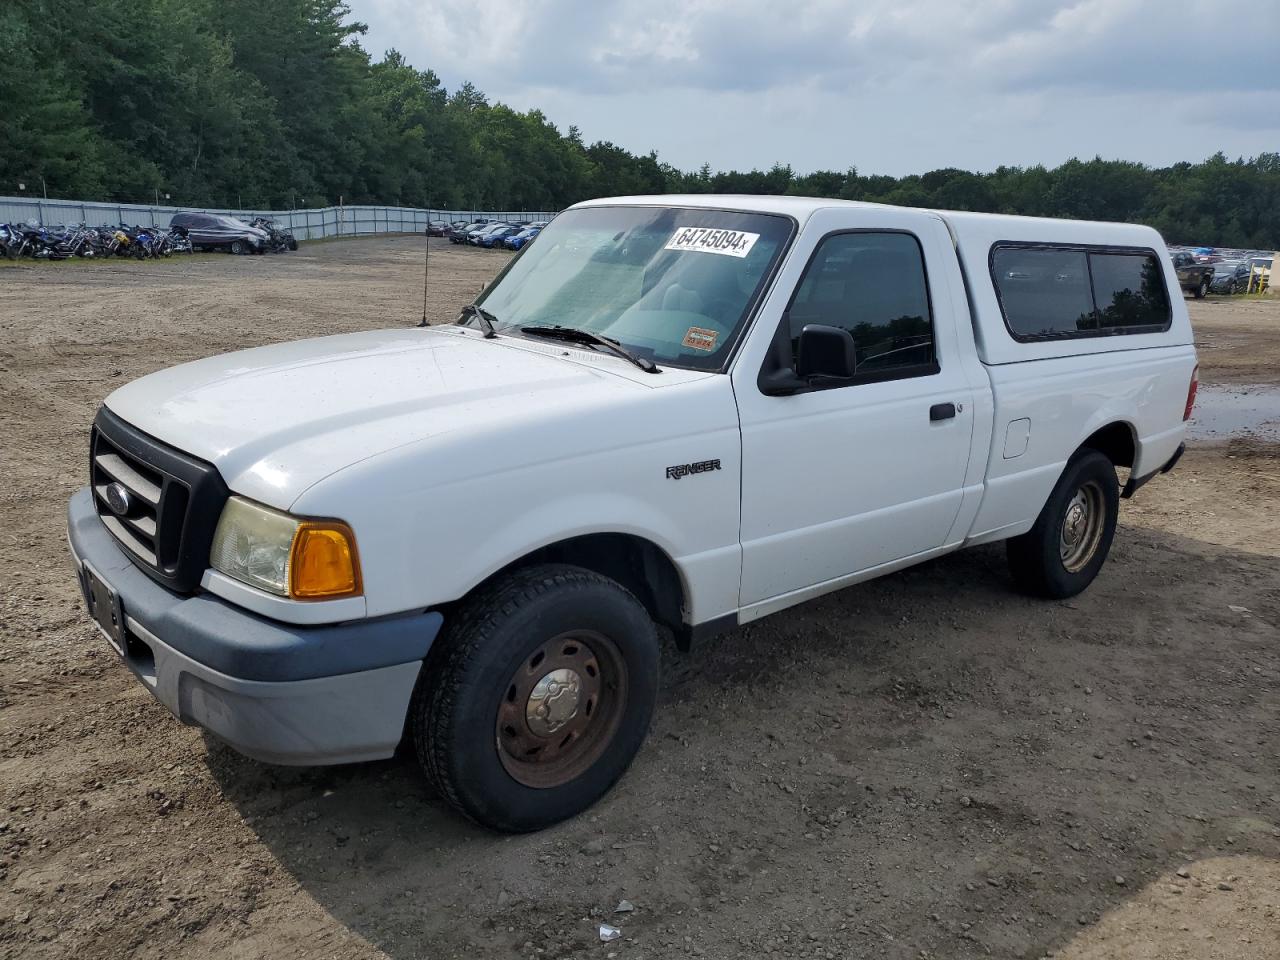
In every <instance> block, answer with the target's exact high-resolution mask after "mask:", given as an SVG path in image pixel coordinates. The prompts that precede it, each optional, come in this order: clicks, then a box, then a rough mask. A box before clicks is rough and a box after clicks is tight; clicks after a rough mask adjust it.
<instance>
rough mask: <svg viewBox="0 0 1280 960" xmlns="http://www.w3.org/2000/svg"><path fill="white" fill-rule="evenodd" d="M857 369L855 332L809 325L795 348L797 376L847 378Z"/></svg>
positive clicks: (802, 332) (814, 324)
mask: <svg viewBox="0 0 1280 960" xmlns="http://www.w3.org/2000/svg"><path fill="white" fill-rule="evenodd" d="M857 368H858V348H857V346H856V345H855V344H854V342H853V334H851V333H850V332H849V331H848V330H844V329H842V328H840V327H828V326H826V325H824V324H820V323H810V324H806V325H805V327H804V329H802V330H801V331H800V342H799V346H798V347H797V348H796V376H798V377H802V378H805V379H807V378H809V377H835V378H838V379H841V380H848V379H849V378H851V377H852V376H853V375H854V371H856V370H857Z"/></svg>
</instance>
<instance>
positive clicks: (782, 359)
mask: <svg viewBox="0 0 1280 960" xmlns="http://www.w3.org/2000/svg"><path fill="white" fill-rule="evenodd" d="M1178 289H1179V279H1178V277H1177V275H1176V274H1175V273H1174V270H1173V265H1172V262H1171V261H1170V258H1169V255H1168V251H1167V250H1166V248H1165V246H1164V243H1163V242H1162V240H1161V238H1160V236H1159V234H1158V233H1156V232H1155V231H1154V230H1151V229H1149V228H1146V227H1142V226H1135V225H1129V224H1112V223H1086V222H1080V221H1058V220H1044V219H1030V218H1019V217H1009V216H995V215H986V214H975V213H947V212H936V211H928V210H915V209H906V208H896V207H886V206H878V205H874V204H863V203H850V202H842V201H830V200H819V199H805V198H798V197H727V196H726V197H720V196H689V197H675V196H665V197H635V198H621V199H611V200H594V201H589V202H586V203H583V204H579V205H577V206H576V207H573V208H571V209H569V210H568V211H566V212H564V213H563V214H561V215H560V216H558V217H557V218H556V219H555V220H554V221H553V222H552V223H551V224H550V225H549V226H548V227H546V229H544V230H543V231H542V234H541V236H540V237H539V238H538V241H537V242H536V243H535V244H533V245H531V246H530V247H529V248H528V249H527V250H526V251H525V252H523V253H522V254H521V255H520V256H518V257H515V258H512V260H511V261H510V262H509V263H508V264H507V265H506V266H505V268H504V269H503V271H502V272H501V273H500V274H499V275H498V277H497V278H496V279H495V280H494V281H493V282H492V284H491V285H490V286H489V287H488V288H487V289H486V290H485V292H484V293H483V294H482V295H481V296H480V298H479V300H478V302H476V303H472V304H469V305H468V306H466V307H465V308H464V309H463V311H462V314H461V316H460V317H459V318H458V321H457V322H456V323H454V324H451V325H444V326H435V327H427V328H422V329H414V328H410V329H398V330H377V331H369V332H365V333H354V334H346V335H342V336H332V337H324V338H320V339H314V340H306V341H301V342H296V343H282V344H277V345H274V346H268V347H259V348H255V349H252V350H246V351H241V352H237V353H231V354H227V355H224V356H218V357H212V358H209V359H205V360H199V361H196V362H194V363H188V364H184V365H182V366H177V367H173V368H171V369H167V370H163V371H160V372H158V373H154V374H151V375H149V376H146V377H143V378H142V379H140V380H137V381H135V382H133V383H131V384H128V385H126V386H123V387H121V388H120V389H118V390H116V391H115V392H113V393H111V394H110V395H109V396H108V397H107V398H106V400H105V403H104V404H103V406H102V407H101V408H100V409H99V411H98V413H97V416H96V419H95V421H94V424H93V429H92V432H91V439H90V449H89V468H88V469H89V485H88V486H86V487H85V488H84V489H82V490H80V491H79V492H78V493H76V494H75V495H74V497H73V498H72V500H71V502H70V504H69V508H68V511H69V514H68V516H69V540H70V546H71V551H72V553H73V554H74V557H75V564H76V570H77V571H78V575H79V577H80V584H81V588H82V590H83V594H84V596H85V598H86V603H87V605H88V609H89V612H90V614H91V616H92V617H93V619H94V620H95V621H96V623H97V625H98V627H99V628H100V631H101V633H102V634H103V635H104V636H105V638H106V639H107V641H108V642H109V643H110V645H111V646H112V647H113V648H114V649H115V651H116V652H117V653H118V654H119V655H120V657H121V658H122V660H123V663H124V664H125V665H126V666H127V667H128V668H129V669H130V670H132V671H133V672H134V673H135V674H136V675H137V677H138V678H139V679H140V680H141V681H142V683H143V684H144V685H145V686H146V688H147V689H148V690H149V691H150V692H151V693H152V695H154V696H155V697H156V698H157V699H158V700H159V701H160V702H161V703H162V704H164V706H166V707H167V708H168V709H169V710H170V711H171V712H172V713H173V714H175V715H176V716H177V717H178V718H180V719H181V720H182V721H183V722H185V723H189V724H196V725H199V726H200V727H203V728H204V729H205V730H207V731H209V732H210V733H211V734H213V735H214V736H216V737H217V738H219V739H221V740H223V741H225V742H226V743H228V744H230V745H231V746H232V747H234V748H235V749H237V750H239V751H241V752H242V753H245V754H247V755H249V756H250V757H255V758H258V759H260V760H264V761H269V762H274V763H284V764H326V763H347V762H351V761H360V760H371V759H375V758H380V757H387V756H390V755H391V754H392V753H393V751H395V750H396V748H397V746H398V744H400V743H401V741H402V739H404V740H407V741H409V742H411V743H412V744H413V746H414V749H415V750H416V753H417V756H418V758H419V760H420V761H421V764H422V766H423V768H424V769H425V772H426V774H427V776H428V777H429V778H430V780H431V781H433V782H434V784H435V785H436V786H437V787H438V788H439V791H440V793H441V795H442V796H443V797H444V798H446V799H447V801H448V802H449V803H450V804H452V805H453V806H454V807H455V808H456V809H458V810H459V811H461V812H462V813H464V814H465V815H467V816H469V817H471V818H473V819H474V820H476V821H478V822H479V823H482V824H485V825H487V826H489V827H492V828H495V829H498V830H504V831H526V830H534V829H538V828H541V827H545V826H547V825H548V824H551V823H554V822H556V821H558V820H561V819H563V818H565V817H569V816H572V815H574V814H576V813H578V812H580V811H582V810H583V809H585V808H586V807H588V806H589V805H591V804H592V803H593V802H595V801H596V800H597V799H599V798H600V797H601V796H602V795H604V794H605V793H606V792H607V791H608V790H609V789H610V788H611V787H612V786H613V785H614V784H615V782H616V781H618V779H619V778H620V777H621V776H622V775H623V773H624V772H625V771H626V769H627V767H628V765H629V764H630V763H631V760H632V758H633V757H634V756H635V755H636V753H637V751H638V750H639V748H640V745H641V743H642V741H643V740H644V737H645V734H646V731H647V729H648V727H649V722H650V718H651V715H652V713H653V710H654V705H655V701H656V697H657V692H658V670H659V650H660V646H661V643H660V638H661V637H662V636H664V635H666V636H670V637H672V638H673V639H674V641H675V643H676V645H677V646H678V647H680V648H685V649H687V648H688V646H689V645H690V644H691V643H692V642H694V641H697V640H699V639H701V638H705V637H707V636H710V635H713V634H716V633H718V632H721V631H725V630H730V629H733V628H734V627H737V626H738V625H740V624H746V623H750V622H752V621H754V620H757V619H759V618H761V617H764V616H766V615H768V614H772V613H775V612H777V611H780V610H784V609H786V608H788V607H791V606H793V605H795V604H798V603H801V602H803V601H805V600H809V599H811V598H813V597H817V596H820V595H822V594H826V593H828V592H830V591H834V590H838V589H841V588H843V587H847V586H850V585H852V584H856V583H859V582H861V581H864V580H867V579H869V578H872V577H877V576H880V575H882V574H887V573H890V572H892V571H895V570H900V569H902V568H903V567H907V566H909V565H912V564H916V563H920V562H921V561H924V560H928V559H930V558H932V557H937V556H939V555H941V554H945V553H948V552H951V551H954V550H958V549H960V548H962V547H966V546H971V545H975V544H985V543H992V542H996V541H1004V542H1005V543H1006V544H1007V547H1006V550H1007V553H1008V558H1009V571H1010V574H1011V576H1012V579H1013V581H1014V583H1015V584H1016V585H1017V586H1018V587H1020V588H1022V589H1023V590H1025V591H1028V592H1030V593H1032V594H1035V595H1038V596H1041V597H1047V598H1051V599H1061V598H1065V597H1070V596H1072V595H1074V594H1077V593H1079V592H1080V591H1081V590H1084V589H1085V588H1086V587H1087V586H1088V585H1089V584H1090V583H1091V582H1092V581H1093V580H1094V578H1095V577H1097V576H1098V574H1099V571H1100V570H1101V568H1102V566H1103V563H1104V561H1105V560H1106V558H1107V554H1108V551H1109V549H1110V547H1111V543H1112V538H1113V536H1114V534H1115V530H1116V519H1117V514H1118V510H1119V502H1120V499H1121V498H1122V497H1128V496H1131V495H1133V494H1134V493H1135V491H1137V490H1138V489H1139V488H1140V487H1142V486H1143V485H1144V484H1145V483H1147V482H1148V481H1149V480H1151V479H1152V478H1153V477H1155V476H1157V475H1158V474H1160V473H1161V472H1164V471H1168V470H1170V469H1171V468H1172V467H1173V466H1174V464H1175V463H1176V462H1177V461H1178V458H1179V456H1180V454H1181V452H1182V449H1183V437H1184V433H1185V423H1186V420H1187V419H1188V418H1189V417H1190V415H1191V410H1192V405H1193V402H1194V398H1195V393H1196V355H1195V351H1194V348H1193V346H1192V336H1191V326H1190V322H1189V320H1188V316H1187V309H1186V304H1185V302H1184V301H1183V298H1182V297H1180V296H1176V295H1175V294H1176V293H1177V291H1178ZM1122 471H1123V473H1124V476H1125V480H1124V483H1123V488H1122V486H1121V483H1120V478H1119V474H1120V473H1121V472H1122ZM1055 615H1058V614H1055ZM748 709H750V708H749V707H748ZM744 722H765V721H751V720H744Z"/></svg>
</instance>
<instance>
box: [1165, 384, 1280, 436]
mask: <svg viewBox="0 0 1280 960" xmlns="http://www.w3.org/2000/svg"><path fill="white" fill-rule="evenodd" d="M1187 433H1188V435H1189V436H1190V437H1191V438H1192V439H1193V440H1225V439H1227V438H1228V437H1255V438H1257V439H1260V440H1274V441H1277V442H1280V387H1276V386H1272V385H1269V384H1238V385H1234V386H1218V385H1213V386H1209V385H1206V384H1203V383H1202V384H1200V391H1199V393H1198V394H1197V395H1196V406H1195V410H1194V412H1193V413H1192V415H1191V422H1190V423H1189V424H1188V431H1187Z"/></svg>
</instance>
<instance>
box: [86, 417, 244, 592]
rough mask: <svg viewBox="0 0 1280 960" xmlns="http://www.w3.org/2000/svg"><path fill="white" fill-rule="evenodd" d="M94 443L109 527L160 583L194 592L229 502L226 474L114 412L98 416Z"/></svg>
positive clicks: (95, 478) (97, 491) (97, 495)
mask: <svg viewBox="0 0 1280 960" xmlns="http://www.w3.org/2000/svg"><path fill="white" fill-rule="evenodd" d="M89 443H90V449H89V483H90V485H91V486H92V487H93V494H94V503H95V505H96V507H97V510H98V516H99V517H100V518H101V519H102V523H103V525H104V526H106V528H107V529H108V530H109V531H110V532H111V534H112V536H114V537H115V538H116V540H118V541H119V542H120V544H121V545H122V546H123V547H124V548H125V549H126V550H127V551H128V552H129V554H130V556H131V557H132V558H133V560H134V562H135V563H136V564H137V565H138V566H139V567H141V568H142V569H143V570H145V571H146V572H147V573H148V574H150V575H151V576H152V577H153V578H154V579H156V580H158V581H160V582H161V583H162V584H164V585H165V586H167V587H169V588H170V589H173V590H177V591H180V592H183V593H188V592H191V591H192V590H194V589H195V588H196V587H197V586H199V584H200V578H201V577H202V576H203V575H204V571H205V568H206V567H207V566H208V563H209V546H210V544H211V543H212V541H213V531H214V529H215V527H216V526H217V522H218V516H219V515H220V514H221V512H222V505H223V503H225V502H226V499H227V488H226V485H225V484H224V483H223V482H222V478H221V477H220V476H219V475H218V471H217V470H216V469H215V468H214V467H213V465H212V464H209V463H205V462H204V461H202V460H197V459H195V458H194V457H189V456H187V455H186V454H184V453H182V452H181V451H178V450H175V449H174V448H172V447H170V446H167V445H166V444H163V443H160V442H159V441H158V440H155V439H154V438H152V437H150V436H148V435H147V434H145V433H143V432H142V431H140V430H138V429H136V428H135V427H133V426H130V425H129V424H127V423H125V422H124V421H123V420H121V419H120V418H119V417H117V416H116V415H115V414H113V413H111V411H109V410H108V409H107V408H106V407H102V408H100V409H99V410H98V415H97V417H96V418H95V419H94V423H93V433H92V436H91V438H90V441H89Z"/></svg>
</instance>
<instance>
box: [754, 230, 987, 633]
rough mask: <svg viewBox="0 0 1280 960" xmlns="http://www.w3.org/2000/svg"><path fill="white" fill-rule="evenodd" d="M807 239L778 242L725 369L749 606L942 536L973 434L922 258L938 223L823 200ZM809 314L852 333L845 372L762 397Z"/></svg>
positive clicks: (940, 290) (936, 282) (945, 300)
mask: <svg viewBox="0 0 1280 960" xmlns="http://www.w3.org/2000/svg"><path fill="white" fill-rule="evenodd" d="M815 227H816V228H817V229H815ZM805 237H807V238H811V239H809V241H808V244H807V249H806V248H805V247H801V248H799V249H797V250H796V251H794V252H793V253H792V255H791V257H790V258H789V262H788V267H787V269H785V270H784V271H783V273H782V275H781V276H780V277H779V283H778V286H777V288H776V289H775V291H774V293H773V295H772V296H771V297H770V300H769V303H768V305H766V308H765V310H764V311H763V312H762V314H761V316H760V318H759V320H758V321H757V324H756V327H755V329H754V331H753V333H752V336H751V338H750V342H749V344H748V347H747V349H745V350H744V351H743V354H742V356H740V357H739V360H738V363H737V364H736V366H735V368H734V371H733V378H734V390H735V393H736V395H737V399H738V406H739V413H740V420H741V428H742V523H741V538H742V586H741V595H740V601H741V606H742V607H743V608H749V607H751V606H752V605H758V607H757V610H756V611H755V612H756V613H757V615H763V614H764V613H768V612H770V611H771V610H772V609H780V608H781V607H784V606H787V605H789V603H790V602H794V601H797V600H799V599H803V598H804V596H806V595H816V594H817V593H821V592H823V590H825V589H829V588H834V587H836V586H839V585H840V582H841V581H842V580H851V579H856V576H857V575H858V574H861V573H866V572H867V571H873V570H875V569H876V568H878V567H884V566H886V565H891V564H893V563H894V562H896V561H900V560H904V559H906V558H911V557H919V556H921V555H923V554H927V553H929V552H930V551H933V550H936V549H938V548H940V547H942V546H943V545H944V544H945V543H946V542H947V540H948V536H949V534H950V531H951V528H952V526H953V524H954V522H955V520H956V517H957V515H958V513H959V510H960V505H961V500H962V498H963V493H964V478H965V471H966V468H967V465H968V461H969V454H970V447H971V443H972V434H973V411H972V405H971V403H970V402H969V400H970V394H971V391H970V388H969V385H968V377H967V374H966V372H965V370H964V366H963V364H962V363H961V362H960V361H959V357H958V355H957V349H958V339H957V336H956V331H955V322H956V318H955V315H954V312H953V311H952V309H951V308H950V304H951V302H952V301H951V295H950V291H949V289H948V287H947V283H948V281H947V278H946V276H945V272H944V271H943V270H942V269H936V270H931V269H929V264H930V263H932V262H934V261H935V260H936V258H940V257H950V258H952V260H954V257H955V253H954V250H953V249H952V248H951V244H950V238H949V235H948V233H947V231H946V227H945V225H944V224H943V223H942V222H941V220H939V219H938V218H937V217H936V216H933V215H931V214H927V213H923V212H919V211H907V210H893V211H882V210H875V209H857V208H845V209H840V208H831V209H827V210H821V211H818V212H817V213H816V214H814V216H813V217H812V218H811V219H810V221H809V223H808V225H807V226H806V228H805V230H804V232H803V237H802V240H801V242H802V243H803V242H804V238H805ZM938 262H941V261H938ZM788 277H790V285H789V286H784V284H786V283H787V281H788ZM770 317H772V319H770ZM809 323H819V324H823V325H827V326H838V327H842V328H843V329H847V330H849V331H850V333H851V334H852V335H853V338H854V340H855V344H856V347H857V365H856V367H855V376H854V378H853V379H850V380H848V381H836V382H823V383H821V384H820V385H814V386H813V387H811V388H810V389H804V390H801V391H800V392H796V393H793V394H790V395H783V396H770V395H767V394H766V393H765V392H763V390H762V389H761V375H762V374H765V373H768V372H769V369H770V361H769V357H770V356H771V355H772V356H775V357H780V356H785V358H786V362H788V363H792V362H793V361H794V355H793V351H794V347H795V343H796V340H797V338H798V336H799V332H800V330H801V329H802V328H803V326H804V325H805V324H809ZM775 337H777V338H778V339H777V340H774V339H773V338H775ZM774 351H779V352H778V353H774ZM749 613H750V611H747V610H744V619H749V616H747V615H746V614H749Z"/></svg>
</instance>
